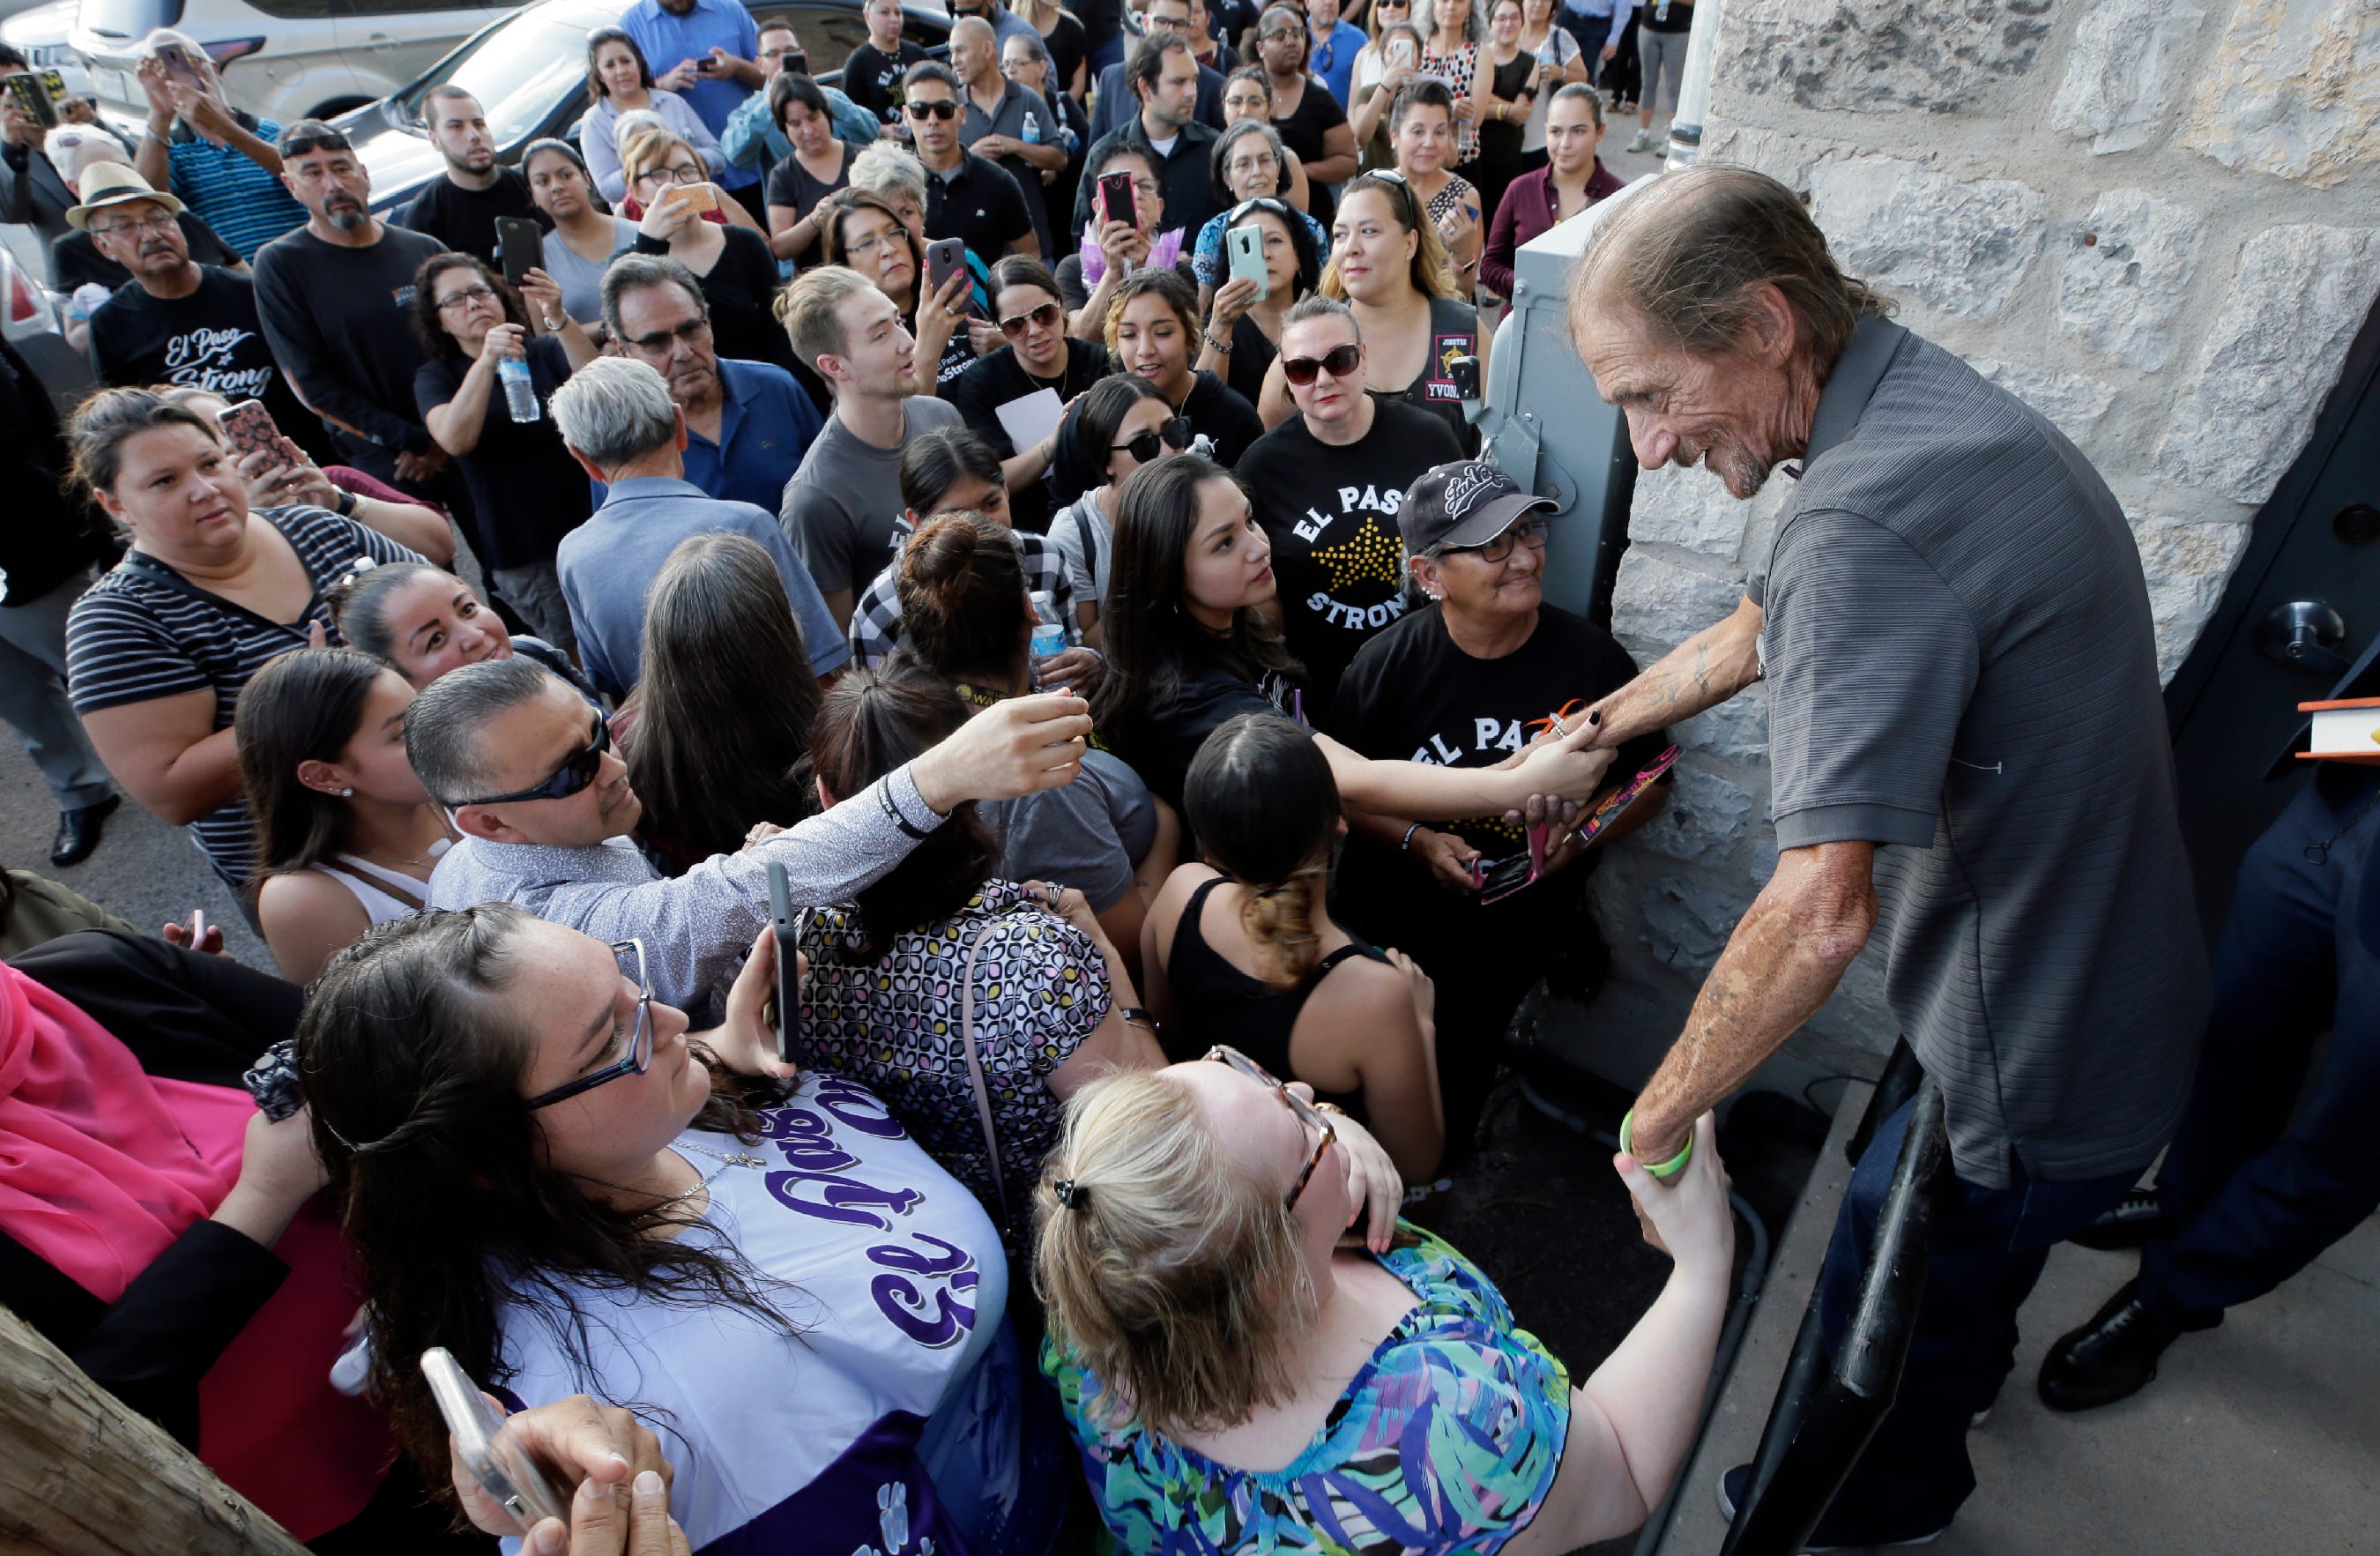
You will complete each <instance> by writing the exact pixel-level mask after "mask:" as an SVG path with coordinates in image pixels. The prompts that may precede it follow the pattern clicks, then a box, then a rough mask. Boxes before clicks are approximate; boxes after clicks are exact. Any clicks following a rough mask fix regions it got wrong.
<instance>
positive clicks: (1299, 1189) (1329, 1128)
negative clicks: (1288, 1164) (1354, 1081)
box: [1205, 1043, 1339, 1210]
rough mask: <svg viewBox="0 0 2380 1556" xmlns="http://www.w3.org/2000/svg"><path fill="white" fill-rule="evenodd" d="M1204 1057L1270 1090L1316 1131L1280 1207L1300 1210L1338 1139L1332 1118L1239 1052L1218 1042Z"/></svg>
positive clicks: (1303, 1122) (1337, 1132)
mask: <svg viewBox="0 0 2380 1556" xmlns="http://www.w3.org/2000/svg"><path fill="white" fill-rule="evenodd" d="M1205 1057H1206V1058H1207V1059H1211V1060H1213V1061H1215V1062H1217V1063H1219V1064H1229V1065H1230V1066H1231V1067H1232V1068H1233V1069H1234V1070H1237V1071H1238V1072H1239V1073H1240V1074H1242V1075H1244V1076H1247V1077H1248V1078H1249V1079H1250V1080H1252V1081H1254V1082H1256V1083H1257V1085H1258V1086H1261V1087H1264V1088H1266V1089H1268V1090H1269V1091H1270V1092H1271V1093H1272V1094H1273V1095H1274V1096H1276V1097H1278V1098H1280V1099H1281V1102H1282V1104H1283V1105H1285V1106H1286V1107H1287V1108H1288V1109H1289V1111H1290V1112H1293V1113H1295V1114H1296V1115H1297V1122H1298V1123H1300V1124H1305V1125H1306V1126H1307V1127H1309V1128H1311V1129H1313V1130H1314V1132H1315V1134H1316V1136H1317V1138H1316V1140H1315V1142H1314V1154H1313V1155H1311V1156H1309V1157H1307V1158H1306V1159H1305V1171H1303V1172H1301V1173H1298V1174H1297V1182H1295V1183H1293V1184H1292V1185H1289V1197H1288V1199H1287V1200H1285V1201H1284V1202H1283V1203H1282V1205H1281V1209H1282V1210H1295V1209H1297V1198H1298V1196H1300V1195H1302V1194H1304V1193H1305V1185H1307V1184H1309V1183H1312V1182H1313V1181H1314V1170H1315V1169H1316V1168H1317V1167H1319V1166H1321V1165H1322V1153H1323V1152H1324V1151H1327V1150H1329V1149H1330V1142H1331V1141H1333V1140H1335V1139H1337V1138H1338V1137H1339V1130H1338V1128H1337V1126H1336V1125H1334V1124H1331V1122H1330V1117H1329V1115H1328V1114H1326V1113H1324V1112H1323V1111H1322V1110H1321V1109H1320V1108H1319V1107H1318V1106H1316V1105H1315V1104H1314V1103H1312V1102H1309V1101H1307V1100H1305V1098H1303V1097H1300V1096H1299V1095H1298V1094H1297V1093H1296V1092H1294V1091H1292V1090H1291V1089H1290V1088H1289V1085H1288V1083H1287V1082H1285V1081H1281V1080H1277V1079H1275V1078H1274V1076H1273V1074H1272V1072H1271V1071H1269V1070H1268V1069H1266V1068H1265V1067H1264V1066H1263V1065H1262V1064H1257V1062H1256V1061H1255V1060H1253V1059H1251V1058H1249V1057H1248V1056H1247V1055H1246V1054H1245V1053H1242V1052H1240V1051H1239V1050H1238V1049H1236V1048H1231V1047H1227V1046H1226V1045H1224V1044H1222V1043H1217V1044H1216V1045H1215V1046H1214V1047H1212V1048H1210V1049H1208V1051H1207V1052H1206V1054H1205Z"/></svg>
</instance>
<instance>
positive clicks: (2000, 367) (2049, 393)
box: [1967, 357, 2116, 446]
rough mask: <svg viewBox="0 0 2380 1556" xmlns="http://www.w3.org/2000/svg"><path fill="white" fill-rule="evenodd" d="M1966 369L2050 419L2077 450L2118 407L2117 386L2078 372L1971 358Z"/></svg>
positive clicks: (2087, 441) (2089, 439)
mask: <svg viewBox="0 0 2380 1556" xmlns="http://www.w3.org/2000/svg"><path fill="white" fill-rule="evenodd" d="M1967 365H1968V366H1969V367H1971V368H1973V369H1974V370H1975V371H1977V372H1979V373H1981V374H1983V375H1984V377H1985V379H1986V380H1988V381H1989V382H1991V383H1997V384H1998V385H1999V386H2000V387H2001V388H2003V389H2005V390H2007V391H2008V392H2009V393H2010V394H2011V395H2015V396H2016V397H2017V398H2018V399H2020V400H2022V401H2023V402H2024V403H2025V404H2026V405H2029V406H2031V407H2033V408H2034V409H2035V410H2037V411H2039V412H2041V414H2042V415H2044V416H2046V417H2047V418H2049V422H2050V425H2051V426H2053V427H2056V428H2057V429H2058V431H2059V432H2063V433H2065V434H2066V436H2067V439H2068V441H2069V442H2070V443H2073V444H2076V445H2077V446H2081V445H2083V444H2088V443H2089V442H2090V441H2091V435H2092V434H2093V433H2095V432H2097V431H2098V430H2099V423H2100V421H2101V420H2102V419H2104V418H2105V417H2106V416H2107V407H2109V406H2111V405H2113V404H2115V403H2116V389H2115V385H2113V384H2111V383H2104V382H2102V381H2101V380H2099V379H2095V378H2087V377H2085V376H2083V374H2081V373H2079V372H2061V371H2058V369H2056V368H2032V367H2025V366H2023V365H2022V364H2021V363H2016V362H1996V361H1993V360H1991V359H1989V358H1984V357H1977V358H1971V359H1969V360H1968V362H1967Z"/></svg>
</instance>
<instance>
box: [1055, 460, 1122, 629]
mask: <svg viewBox="0 0 2380 1556" xmlns="http://www.w3.org/2000/svg"><path fill="white" fill-rule="evenodd" d="M1046 538H1047V539H1048V541H1049V542H1050V549H1051V550H1052V551H1055V552H1056V553H1058V554H1059V555H1060V556H1062V557H1063V558H1064V559H1065V563H1066V582H1067V583H1068V584H1070V585H1071V586H1073V588H1074V591H1075V603H1076V604H1078V605H1079V604H1081V603H1083V602H1085V601H1088V602H1090V603H1092V604H1094V605H1097V606H1099V608H1100V609H1101V610H1102V611H1104V610H1105V609H1106V608H1107V602H1108V572H1109V568H1110V565H1111V564H1112V563H1113V562H1114V560H1115V526H1114V525H1112V524H1110V523H1109V522H1108V516H1107V515H1106V514H1104V513H1101V512H1100V511H1099V489H1098V488H1096V487H1094V488H1093V489H1092V490H1090V491H1088V492H1084V493H1083V494H1082V495H1081V496H1080V497H1077V498H1075V500H1074V501H1073V502H1072V503H1069V504H1066V506H1065V507H1064V508H1062V509H1061V510H1060V511H1059V514H1058V517H1055V518H1053V519H1051V520H1050V533H1049V535H1048V536H1047V537H1046Z"/></svg>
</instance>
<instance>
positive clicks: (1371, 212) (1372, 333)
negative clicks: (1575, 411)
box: [1257, 172, 1488, 453]
mask: <svg viewBox="0 0 2380 1556" xmlns="http://www.w3.org/2000/svg"><path fill="white" fill-rule="evenodd" d="M1330 236H1331V244H1332V247H1331V250H1330V268H1329V269H1327V270H1325V271H1324V272H1323V273H1322V287H1321V291H1322V295H1323V296H1324V297H1327V298H1338V299H1339V300H1340V301H1342V302H1344V303H1345V304H1346V305H1347V307H1348V310H1350V311H1351V312H1353V313H1354V317H1355V323H1356V327H1357V328H1358V329H1360V330H1361V331H1362V332H1363V339H1364V387H1365V388H1366V390H1369V391H1370V392H1371V393H1373V394H1375V395H1379V396H1380V397H1381V398H1383V399H1390V400H1402V401H1403V402H1405V403H1406V404H1408V405H1413V406H1418V407H1421V408H1422V409H1423V410H1426V411H1428V412H1430V413H1431V414H1432V415H1434V416H1436V417H1438V418H1439V419H1441V420H1443V421H1444V422H1445V423H1446V424H1447V426H1448V427H1450V428H1451V429H1452V430H1453V432H1454V435H1455V436H1456V437H1457V438H1458V439H1460V440H1461V441H1462V444H1463V451H1464V452H1465V453H1471V452H1475V451H1476V449H1477V448H1478V446H1479V443H1478V436H1477V434H1476V433H1475V432H1474V431H1473V429H1472V426H1471V423H1470V422H1469V421H1468V420H1467V419H1465V418H1464V417H1463V391H1464V389H1465V388H1466V387H1467V386H1468V385H1467V383H1466V382H1465V379H1464V378H1463V377H1459V376H1458V375H1457V371H1456V364H1457V363H1458V362H1459V361H1460V360H1461V359H1463V358H1466V357H1470V358H1475V359H1477V361H1478V368H1479V373H1478V379H1477V382H1478V383H1482V384H1484V383H1487V381H1488V335H1487V332H1485V331H1484V330H1482V329H1481V328H1480V327H1479V310H1477V309H1475V308H1474V307H1472V306H1471V303H1470V301H1469V298H1468V297H1467V295H1466V293H1465V291H1464V289H1463V287H1462V286H1460V284H1459V283H1458V282H1457V281H1456V279H1455V274H1454V268H1453V266H1452V265H1451V263H1449V261H1448V260H1447V254H1446V245H1445V244H1444V243H1443V242H1442V241H1440V240H1439V235H1438V225H1437V224H1436V223H1435V222H1433V221H1431V220H1430V218H1429V213H1428V211H1427V208H1426V207H1425V205H1424V203H1423V200H1422V197H1421V196H1420V195H1419V194H1418V193H1416V192H1415V189H1414V187H1413V186H1412V185H1411V184H1410V183H1407V182H1406V181H1405V179H1404V178H1403V176H1401V175H1399V174H1397V173H1394V172H1385V173H1366V174H1365V175H1363V176H1360V177H1357V178H1354V179H1351V180H1350V181H1349V182H1348V185H1347V188H1346V189H1345V190H1344V191H1343V192H1342V194H1341V195H1340V197H1339V215H1338V218H1337V220H1336V221H1334V222H1333V223H1332V224H1331V235H1330ZM1296 409H1297V406H1296V402H1295V401H1294V400H1293V399H1292V398H1291V397H1290V394H1289V381H1288V379H1287V378H1286V377H1284V376H1283V374H1282V372H1281V364H1280V363H1279V362H1275V363H1274V364H1273V365H1272V368H1271V370H1270V371H1269V372H1267V373H1266V375H1265V383H1264V395H1263V398H1262V399H1260V400H1258V401H1257V410H1258V412H1259V413H1260V414H1261V415H1262V416H1263V418H1264V422H1265V425H1266V426H1268V427H1278V426H1280V425H1281V423H1282V422H1283V421H1286V420H1288V419H1290V417H1291V416H1293V415H1294V414H1295V413H1296Z"/></svg>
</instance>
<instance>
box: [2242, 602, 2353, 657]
mask: <svg viewBox="0 0 2380 1556" xmlns="http://www.w3.org/2000/svg"><path fill="white" fill-rule="evenodd" d="M2255 639H2256V650H2257V651H2258V652H2259V653H2262V654H2263V655H2264V656H2265V658H2267V659H2271V660H2277V661H2278V662H2279V663H2283V664H2289V665H2295V666H2296V667H2297V668H2299V669H2301V670H2319V671H2321V672H2323V673H2324V674H2325V675H2345V674H2347V671H2348V668H2349V666H2348V662H2347V656H2346V655H2344V654H2342V653H2340V652H2339V651H2338V650H2340V649H2343V648H2345V647H2346V646H2347V622H2346V620H2345V618H2343V617H2342V616H2340V615H2339V614H2338V612H2337V611H2334V610H2332V609H2331V608H2330V607H2329V606H2328V605H2327V604H2325V603H2324V602H2322V601H2320V600H2291V601H2289V602H2287V603H2286V604H2280V605H2276V606H2274V607H2273V608H2272V609H2271V610H2269V611H2267V612H2265V618H2264V619H2263V620H2262V621H2260V622H2258V623H2257V624H2256V633H2255Z"/></svg>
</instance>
